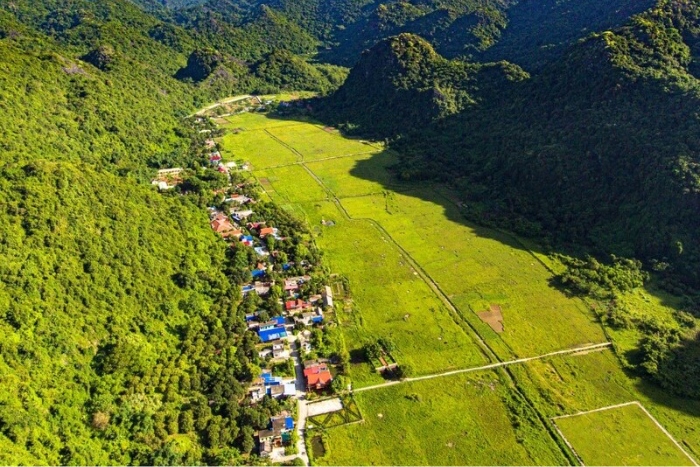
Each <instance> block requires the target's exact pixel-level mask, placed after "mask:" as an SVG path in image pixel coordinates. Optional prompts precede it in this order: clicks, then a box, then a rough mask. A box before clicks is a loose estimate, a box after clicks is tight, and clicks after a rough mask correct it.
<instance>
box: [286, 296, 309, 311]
mask: <svg viewBox="0 0 700 467" xmlns="http://www.w3.org/2000/svg"><path fill="white" fill-rule="evenodd" d="M310 308H311V304H310V303H307V302H305V301H304V300H302V299H300V298H299V299H296V300H288V301H286V302H284V309H285V310H287V311H289V312H296V311H303V310H308V309H310Z"/></svg>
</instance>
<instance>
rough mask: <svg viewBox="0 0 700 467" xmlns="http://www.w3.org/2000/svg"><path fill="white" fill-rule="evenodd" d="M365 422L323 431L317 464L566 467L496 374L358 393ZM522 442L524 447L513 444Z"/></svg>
mask: <svg viewBox="0 0 700 467" xmlns="http://www.w3.org/2000/svg"><path fill="white" fill-rule="evenodd" d="M355 397H356V399H357V402H358V404H359V406H360V407H361V408H362V415H363V416H364V419H365V421H364V423H361V424H355V425H346V426H340V427H337V428H332V429H329V430H327V432H326V435H325V436H326V440H325V441H326V443H327V446H328V451H327V452H326V454H325V456H324V457H322V458H320V459H318V458H317V459H314V463H315V464H322V465H535V464H538V465H563V464H566V462H567V460H566V459H565V458H564V457H563V455H562V454H561V452H560V451H559V449H558V448H557V446H556V444H555V443H554V441H553V440H552V438H551V437H550V436H549V435H548V433H547V431H546V429H545V428H544V426H542V425H541V424H539V423H538V422H537V421H536V417H535V416H534V414H533V413H531V412H530V410H529V409H528V408H527V407H526V406H523V405H521V406H519V417H520V419H519V425H518V428H514V424H513V423H512V420H511V417H512V416H513V415H512V412H511V410H512V408H510V407H509V404H517V402H515V400H514V399H513V396H512V394H511V389H510V388H509V387H507V386H506V385H505V384H504V383H503V382H502V381H501V379H500V378H499V377H498V374H497V373H495V372H485V373H482V374H479V375H469V376H467V375H459V376H453V377H449V378H445V379H436V380H429V381H420V382H414V383H407V384H402V385H397V386H391V387H388V388H383V389H379V390H374V391H366V392H363V393H358V394H356V396H355ZM519 439H520V440H523V441H522V442H520V441H518V440H519Z"/></svg>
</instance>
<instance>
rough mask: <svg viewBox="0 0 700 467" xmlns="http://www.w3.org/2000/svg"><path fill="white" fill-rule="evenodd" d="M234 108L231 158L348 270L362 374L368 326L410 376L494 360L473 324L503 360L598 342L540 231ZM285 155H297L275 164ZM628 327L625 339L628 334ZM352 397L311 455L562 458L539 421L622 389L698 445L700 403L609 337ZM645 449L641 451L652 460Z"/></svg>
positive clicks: (359, 380) (489, 460)
mask: <svg viewBox="0 0 700 467" xmlns="http://www.w3.org/2000/svg"><path fill="white" fill-rule="evenodd" d="M229 120H230V121H231V126H232V127H233V128H238V127H244V128H249V130H247V131H243V132H240V133H239V134H237V135H233V136H226V137H225V138H238V140H236V139H231V141H233V142H235V143H234V144H238V146H237V147H239V148H240V149H239V151H240V153H239V155H237V157H241V158H244V159H246V160H249V161H250V162H252V164H253V165H254V168H255V170H254V172H253V174H254V175H255V176H256V177H257V178H258V179H260V180H261V181H264V186H265V189H266V190H267V192H268V194H269V195H270V197H271V198H272V199H274V200H275V201H277V202H279V203H280V204H282V205H283V206H284V207H285V208H286V209H288V210H290V211H293V212H294V213H295V214H296V215H298V216H300V217H303V218H305V219H306V220H307V222H308V223H309V225H310V226H311V227H312V230H313V231H314V232H315V234H316V238H317V242H318V244H319V246H320V247H321V249H322V250H323V251H324V254H325V258H326V259H325V261H326V263H327V264H328V265H329V267H330V269H331V270H332V271H333V272H334V273H339V274H342V275H345V276H347V277H348V279H349V280H350V284H351V292H352V293H351V296H350V300H349V301H348V302H347V303H346V304H345V306H341V307H339V309H338V310H337V316H338V318H339V322H340V325H341V327H342V329H343V332H344V335H345V337H346V341H347V344H348V347H349V349H350V350H351V355H352V357H353V359H354V360H353V362H354V363H353V364H352V368H351V378H352V380H353V385H354V386H355V387H356V388H357V387H362V386H368V385H373V384H377V383H381V382H382V379H381V377H380V376H379V375H377V374H376V373H375V372H374V370H373V369H372V368H371V367H370V366H369V365H368V364H366V363H363V362H362V359H361V357H359V353H360V352H359V351H360V349H361V347H362V345H363V344H364V343H365V342H366V341H368V340H370V339H375V338H377V337H389V338H390V339H391V340H393V341H394V343H395V344H396V347H397V349H398V350H397V351H396V352H395V357H396V358H397V360H398V362H399V364H410V365H411V366H413V367H414V369H415V371H416V374H417V375H422V374H429V373H438V372H442V371H446V370H450V369H456V368H465V367H475V366H480V365H483V364H485V363H488V362H487V358H486V357H485V355H484V354H483V353H482V351H481V350H480V348H479V346H478V345H477V344H476V343H475V340H476V338H477V337H476V336H475V334H474V330H476V332H477V333H478V336H479V337H481V338H482V339H483V340H484V341H485V342H486V343H487V344H488V346H489V347H490V348H491V350H492V351H494V352H495V353H496V354H497V355H499V356H500V357H501V358H503V359H510V358H515V357H528V356H535V355H541V354H544V353H548V352H551V351H554V350H560V349H564V348H570V347H572V346H577V345H582V344H588V343H597V342H604V341H605V340H606V337H605V335H604V333H603V330H602V328H601V326H600V325H599V324H598V323H597V322H596V321H595V317H594V316H593V314H592V313H591V312H590V310H589V309H588V308H587V306H586V305H585V304H584V303H583V302H582V301H580V300H577V299H571V298H569V297H567V296H565V295H563V294H562V293H561V292H559V291H558V290H556V289H555V288H553V287H551V286H550V285H549V282H550V280H551V278H552V272H551V270H552V269H556V268H557V267H558V265H557V264H555V263H553V262H552V260H551V258H549V257H547V256H546V255H543V254H542V253H539V252H538V251H537V250H536V246H535V245H531V244H527V243H523V242H522V241H521V240H519V239H515V238H513V237H512V236H509V235H507V234H504V233H502V232H498V231H494V230H490V229H484V228H480V227H477V226H474V225H471V224H469V223H467V222H466V221H465V220H464V219H463V218H461V216H460V213H459V210H458V208H457V207H456V206H455V205H453V204H452V203H451V202H449V200H448V199H447V198H446V197H445V194H443V195H441V194H439V193H438V192H436V190H433V189H432V187H429V186H427V187H426V186H416V185H406V184H401V183H397V182H396V181H395V180H393V179H392V177H391V175H390V173H389V171H388V168H389V167H390V166H391V165H392V164H394V163H395V162H396V157H395V155H393V154H392V153H390V152H386V151H384V152H380V148H378V147H376V146H375V147H371V146H367V145H365V144H364V143H362V142H359V141H356V140H345V139H343V138H342V137H340V136H339V135H338V134H337V133H336V132H333V131H326V130H324V129H323V127H321V126H318V125H314V124H310V123H299V124H296V123H294V124H290V122H289V121H284V120H275V119H268V118H266V117H265V116H263V115H257V114H256V115H240V116H236V117H230V118H229ZM253 128H257V129H255V130H253ZM261 135H262V137H263V139H264V141H265V142H264V143H263V144H264V145H268V144H270V146H269V147H270V148H274V149H271V152H270V153H266V154H260V149H247V148H255V147H256V146H255V145H256V142H257V141H258V138H259V137H260V136H261ZM271 136H274V137H275V138H272V137H271ZM265 138H267V139H265ZM268 140H269V141H268ZM238 141H242V142H238ZM271 142H274V143H277V144H272V143H271ZM225 144H228V139H225ZM275 151H278V152H275ZM285 151H286V152H285ZM372 151H375V153H374V154H372V153H371V152H372ZM224 156H225V157H227V154H224ZM294 157H296V159H294ZM284 158H287V159H284ZM293 159H294V160H293ZM280 161H286V162H282V163H280ZM285 164H292V165H289V166H287V167H275V168H272V167H273V166H278V165H285ZM447 197H449V194H447ZM322 220H324V221H328V220H332V221H334V223H335V224H334V225H333V226H327V225H322V223H321V221H322ZM425 278H429V279H431V280H433V281H434V282H435V283H437V284H438V286H439V288H440V290H441V291H442V292H443V293H444V296H445V297H447V299H448V300H449V302H450V303H451V304H453V305H454V306H456V308H457V310H458V314H455V313H453V312H452V311H450V309H448V307H447V306H446V304H445V301H444V298H441V296H440V295H439V294H436V293H435V292H434V290H433V289H432V288H431V286H430V285H429V283H428V282H426V280H425ZM629 300H630V303H633V306H634V307H635V308H638V309H639V310H640V311H639V312H640V313H661V314H664V313H667V312H668V310H667V309H665V308H664V306H665V305H666V304H668V300H666V299H665V298H664V297H654V296H649V295H645V294H644V293H641V292H639V293H638V294H637V295H636V296H632V295H631V296H630V297H629ZM491 304H498V305H500V306H501V307H502V312H503V317H504V325H505V329H504V332H502V333H496V332H495V331H493V330H492V329H491V328H490V327H488V326H487V325H486V324H484V323H482V322H481V321H480V319H479V318H478V316H477V315H476V313H477V312H479V311H482V310H485V309H486V308H487V307H488V306H489V305H491ZM341 308H342V309H341ZM647 308H649V309H648V310H647ZM629 340H630V346H631V345H632V341H633V340H634V336H629ZM630 348H631V347H630ZM487 380H488V381H489V383H488V384H486V383H484V381H487ZM492 383H493V384H492ZM513 384H515V385H517V388H518V389H517V390H515V389H514V387H513ZM522 395H524V396H525V397H526V398H527V401H529V402H528V403H526V404H525V403H522V400H521V399H522ZM356 400H357V404H358V406H359V408H360V410H361V411H362V414H363V416H364V418H365V422H364V423H360V424H355V425H350V426H342V427H337V428H332V429H329V430H327V432H325V434H324V437H325V438H326V439H325V441H326V446H327V447H328V452H327V453H326V455H325V456H324V457H323V458H322V459H315V462H316V463H321V464H341V465H342V464H347V465H356V464H397V465H400V464H434V465H449V464H560V463H566V462H567V458H566V457H565V454H563V453H564V452H565V449H564V450H562V448H561V446H562V445H563V441H561V440H559V442H558V443H559V444H557V442H555V441H554V439H553V438H552V437H551V436H550V435H549V434H548V431H547V429H546V427H545V425H544V424H542V422H541V421H542V420H549V419H550V418H552V417H555V416H560V415H566V414H571V413H575V412H579V411H587V410H592V409H596V408H599V407H603V406H608V405H612V404H619V403H624V402H628V401H631V400H639V401H640V402H641V403H642V404H644V406H645V407H647V408H648V409H649V410H650V412H651V413H652V414H653V415H654V417H655V418H656V419H657V420H659V422H660V423H662V424H663V425H664V426H665V427H666V428H667V429H668V430H669V431H670V432H671V433H672V435H673V436H674V437H676V439H678V440H680V441H681V442H682V443H684V445H685V446H687V447H688V448H689V450H690V451H691V452H692V453H694V454H695V455H697V453H699V452H700V431H699V430H697V428H696V427H697V424H698V420H700V402H698V403H694V402H689V401H685V400H680V399H674V398H670V397H668V396H667V395H666V394H665V393H664V391H663V390H661V389H659V388H657V387H655V386H650V385H648V384H646V383H645V382H643V381H641V380H639V379H637V378H636V377H634V376H633V375H630V374H627V373H626V372H625V371H623V370H622V368H621V365H620V362H619V361H618V359H617V358H616V357H615V355H614V354H613V353H612V352H610V351H601V352H593V353H587V354H580V355H578V354H576V355H570V356H566V357H556V358H549V359H545V360H541V361H533V362H530V363H528V364H523V365H514V366H511V367H509V369H508V370H507V371H503V372H500V373H494V372H484V373H474V374H470V375H468V376H467V375H460V376H451V377H446V378H438V379H434V380H427V381H420V382H412V383H406V384H401V385H398V386H392V387H387V388H382V389H377V390H372V391H366V392H361V393H357V395H356ZM514 401H515V402H514ZM533 407H534V409H533ZM534 412H536V413H537V414H538V415H539V418H537V417H534V415H533V414H534ZM379 414H382V417H379ZM523 419H524V420H525V422H523V421H522V420H523ZM537 420H539V422H538V421H537ZM548 423H549V424H550V425H551V422H548ZM550 428H551V429H552V430H553V426H550ZM621 440H622V442H623V444H621V445H620V447H619V450H620V452H624V450H625V449H627V450H633V449H634V444H631V443H632V441H633V440H632V441H629V440H625V439H622V438H621ZM584 443H585V441H584ZM616 449H617V448H616ZM577 450H578V448H577ZM654 455H655V454H654V453H648V454H645V456H647V457H645V460H643V461H642V462H645V463H650V464H651V463H654V462H656V460H655V459H657V458H656V457H654ZM569 460H570V459H569ZM591 462H597V461H595V460H594V461H591Z"/></svg>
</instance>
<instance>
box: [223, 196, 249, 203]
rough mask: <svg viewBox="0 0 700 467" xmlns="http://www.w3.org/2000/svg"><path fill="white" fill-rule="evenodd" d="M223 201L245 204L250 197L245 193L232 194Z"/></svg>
mask: <svg viewBox="0 0 700 467" xmlns="http://www.w3.org/2000/svg"><path fill="white" fill-rule="evenodd" d="M224 201H226V202H227V203H236V204H245V203H247V202H248V201H250V198H248V197H247V196H245V195H233V196H230V197H228V198H226V199H225V200H224Z"/></svg>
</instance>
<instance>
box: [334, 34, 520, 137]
mask: <svg viewBox="0 0 700 467" xmlns="http://www.w3.org/2000/svg"><path fill="white" fill-rule="evenodd" d="M527 76H528V75H527V73H525V72H524V71H523V70H522V69H521V68H520V67H518V66H515V65H512V64H510V63H507V62H501V63H490V64H480V63H469V62H464V61H459V60H451V61H450V60H447V59H445V58H443V57H442V56H440V55H438V54H437V53H436V52H435V50H434V49H433V47H432V46H431V45H430V43H429V42H428V41H426V40H425V39H422V38H421V37H419V36H416V35H413V34H401V35H399V36H395V37H391V38H388V39H385V40H383V41H381V42H379V43H378V44H376V45H375V46H374V47H372V48H371V49H370V50H368V51H366V52H364V53H363V54H362V58H361V59H360V61H359V62H358V64H357V65H356V66H355V67H353V69H352V71H351V72H350V75H349V76H348V78H347V80H346V81H345V82H344V84H343V86H341V87H340V89H339V90H338V91H337V92H336V93H335V94H334V95H333V96H332V98H331V99H328V100H326V101H324V102H323V105H322V106H321V113H322V114H323V115H324V116H325V118H327V119H329V120H332V121H335V122H336V123H340V124H345V125H344V128H345V131H347V132H352V133H357V134H362V135H369V136H374V137H379V138H381V137H386V136H388V135H395V134H398V133H402V132H404V131H405V130H406V129H408V128H422V127H423V126H424V125H426V124H428V123H431V122H434V121H437V120H439V119H444V118H445V117H447V116H449V115H453V114H456V113H458V112H460V111H464V110H465V109H467V108H469V107H471V106H475V105H477V102H478V101H480V100H481V99H482V97H483V96H484V95H487V94H489V90H491V91H493V90H494V89H496V88H498V87H499V86H502V85H504V82H510V81H518V80H522V79H525V78H527Z"/></svg>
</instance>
